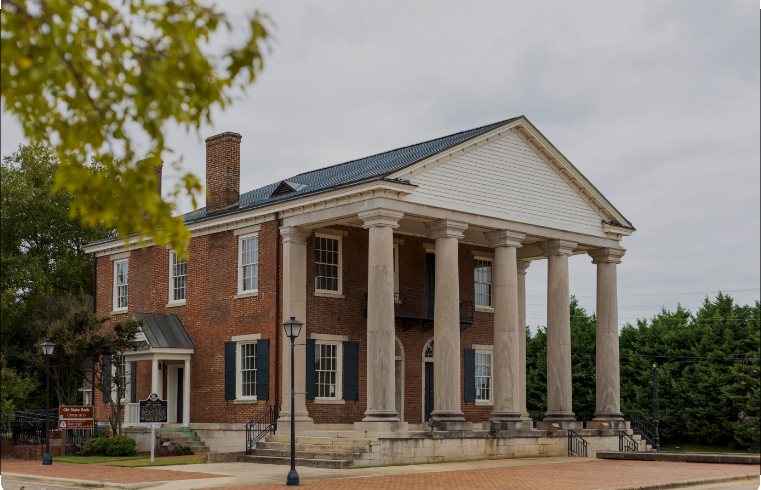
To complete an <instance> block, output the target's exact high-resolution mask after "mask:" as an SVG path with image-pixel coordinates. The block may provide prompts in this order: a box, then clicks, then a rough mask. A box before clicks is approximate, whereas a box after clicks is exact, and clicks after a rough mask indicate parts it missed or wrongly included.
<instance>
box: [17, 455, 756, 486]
mask: <svg viewBox="0 0 761 490" xmlns="http://www.w3.org/2000/svg"><path fill="white" fill-rule="evenodd" d="M2 472H3V474H4V475H5V474H7V473H13V474H26V475H38V476H47V477H52V478H68V479H74V480H88V481H98V482H111V483H139V482H150V481H156V482H168V483H162V484H159V485H157V486H156V487H153V488H156V489H157V490H188V489H193V490H195V489H203V488H225V489H227V490H269V489H272V490H274V489H276V488H281V487H282V486H283V484H284V482H285V475H286V474H287V472H288V467H286V466H272V465H250V464H244V463H222V464H202V465H187V466H174V467H171V466H170V467H162V468H161V469H153V468H119V467H109V466H102V465H80V464H64V463H55V464H53V466H48V467H43V466H42V465H41V464H40V463H39V462H36V461H35V462H31V461H9V460H4V461H3V462H2ZM299 472H300V474H301V478H302V486H304V487H307V488H313V489H329V490H343V489H352V490H354V489H357V490H361V489H374V490H400V489H405V490H406V489H411V490H433V489H440V488H446V489H448V490H460V489H467V490H474V489H479V490H488V489H526V490H534V489H536V490H551V489H563V490H595V489H610V488H620V487H628V486H633V485H645V486H646V485H652V484H663V483H671V482H680V481H690V480H700V479H705V478H717V477H718V478H721V477H733V476H738V475H758V468H757V467H755V466H753V465H726V464H703V463H672V462H643V461H609V460H591V459H586V460H569V458H535V459H526V460H500V461H480V462H463V463H447V464H440V465H416V466H399V467H384V468H362V469H352V470H316V469H314V468H299ZM4 481H5V477H4ZM746 482H748V483H753V482H752V480H751V481H748V480H746ZM257 483H259V484H257ZM755 485H758V480H755Z"/></svg>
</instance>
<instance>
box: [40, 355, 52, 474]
mask: <svg viewBox="0 0 761 490" xmlns="http://www.w3.org/2000/svg"><path fill="white" fill-rule="evenodd" d="M40 347H41V348H42V353H43V354H45V359H46V360H47V370H46V381H45V385H46V386H45V392H46V394H45V456H44V457H43V458H42V464H43V466H48V465H51V464H53V458H51V457H50V356H52V355H53V350H55V344H54V343H53V342H51V341H49V340H46V341H45V342H43V343H42V344H40Z"/></svg>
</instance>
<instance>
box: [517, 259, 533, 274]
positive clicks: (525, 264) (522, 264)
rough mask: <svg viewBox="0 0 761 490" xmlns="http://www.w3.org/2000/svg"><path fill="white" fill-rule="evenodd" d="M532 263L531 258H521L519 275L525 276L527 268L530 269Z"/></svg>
mask: <svg viewBox="0 0 761 490" xmlns="http://www.w3.org/2000/svg"><path fill="white" fill-rule="evenodd" d="M530 265H531V261H530V260H519V261H518V275H519V276H525V275H526V269H528V268H529V266H530Z"/></svg>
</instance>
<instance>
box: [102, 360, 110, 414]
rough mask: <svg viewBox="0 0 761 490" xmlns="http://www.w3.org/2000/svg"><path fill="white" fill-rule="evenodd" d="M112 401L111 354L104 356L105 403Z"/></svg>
mask: <svg viewBox="0 0 761 490" xmlns="http://www.w3.org/2000/svg"><path fill="white" fill-rule="evenodd" d="M109 401H111V356H103V403H108V402H109Z"/></svg>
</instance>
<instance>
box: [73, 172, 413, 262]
mask: <svg viewBox="0 0 761 490" xmlns="http://www.w3.org/2000/svg"><path fill="white" fill-rule="evenodd" d="M413 191H414V187H413V186H411V185H410V184H404V183H402V182H389V181H385V180H376V181H372V182H366V183H363V184H358V185H354V186H350V187H345V188H341V189H336V190H333V191H328V192H322V193H320V194H316V195H313V196H305V197H303V198H300V199H296V200H293V201H286V202H282V203H278V204H273V205H271V206H266V207H262V208H256V209H251V210H249V211H242V212H238V213H230V214H227V215H222V216H219V217H211V218H207V219H202V220H200V221H198V222H194V223H190V224H188V230H189V231H190V232H191V237H198V236H203V235H208V234H211V233H219V232H222V231H227V230H235V229H238V228H244V227H248V226H252V225H258V224H261V223H264V222H267V221H272V220H274V219H275V213H276V212H277V213H280V218H288V217H291V216H297V215H299V214H303V213H308V212H311V211H318V210H321V209H328V208H332V207H335V206H340V205H342V204H349V203H355V202H359V201H366V200H368V199H374V198H378V197H385V198H390V199H399V198H401V197H403V196H406V195H408V194H411V193H412V192H413ZM152 245H154V244H153V242H152V241H151V237H145V238H143V240H142V241H141V240H140V238H139V237H130V238H129V239H128V240H127V243H126V244H125V241H124V240H123V239H119V238H115V239H113V240H110V241H108V242H103V243H98V244H94V245H89V246H86V247H84V251H85V252H86V253H91V254H95V256H96V257H100V256H103V255H111V254H114V253H119V252H126V251H128V250H134V249H138V248H141V247H143V246H145V247H148V246H152Z"/></svg>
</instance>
